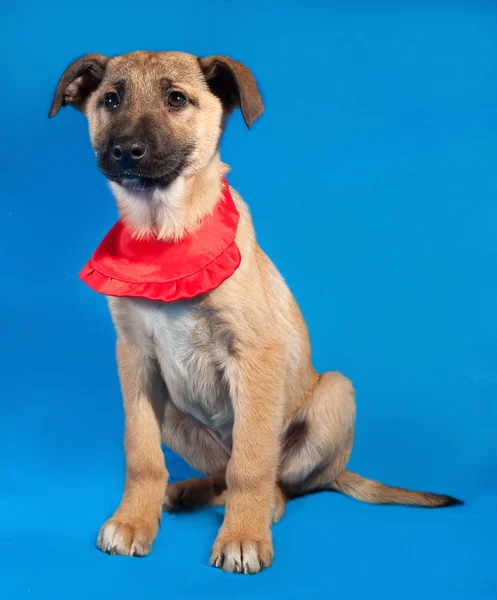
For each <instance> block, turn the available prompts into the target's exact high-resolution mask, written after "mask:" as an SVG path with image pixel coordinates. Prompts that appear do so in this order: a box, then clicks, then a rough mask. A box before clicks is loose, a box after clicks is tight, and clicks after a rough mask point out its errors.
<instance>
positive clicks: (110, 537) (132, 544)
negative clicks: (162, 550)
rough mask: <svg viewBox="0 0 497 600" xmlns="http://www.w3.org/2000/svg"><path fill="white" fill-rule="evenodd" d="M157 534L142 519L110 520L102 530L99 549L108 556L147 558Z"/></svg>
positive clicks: (99, 537)
mask: <svg viewBox="0 0 497 600" xmlns="http://www.w3.org/2000/svg"><path fill="white" fill-rule="evenodd" d="M156 534H157V530H156V529H155V528H154V527H150V526H148V525H147V523H146V522H145V521H143V520H141V519H130V520H128V521H124V520H119V519H109V520H108V521H107V522H106V523H105V524H104V525H103V527H102V529H101V530H100V533H99V536H98V539H97V548H98V549H99V550H101V551H102V552H106V553H107V554H119V555H122V556H146V555H147V554H149V553H150V550H151V549H152V543H153V541H154V539H155V536H156Z"/></svg>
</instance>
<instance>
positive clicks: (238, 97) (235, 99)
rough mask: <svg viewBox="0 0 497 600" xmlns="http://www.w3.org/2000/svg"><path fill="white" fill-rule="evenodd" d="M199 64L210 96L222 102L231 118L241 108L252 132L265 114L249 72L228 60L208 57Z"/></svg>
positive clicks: (233, 61) (239, 63)
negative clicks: (256, 122) (210, 93)
mask: <svg viewBox="0 0 497 600" xmlns="http://www.w3.org/2000/svg"><path fill="white" fill-rule="evenodd" d="M199 62H200V67H201V69H202V71H203V72H204V75H205V78H206V80H207V84H208V85H209V88H210V90H211V92H212V93H213V94H214V95H215V96H217V97H218V98H219V99H220V100H221V102H222V103H223V106H224V108H225V110H226V112H227V113H228V114H229V113H231V112H232V111H233V110H234V109H235V108H238V107H240V109H241V111H242V115H243V118H244V120H245V123H246V124H247V127H248V128H249V129H250V127H251V126H252V124H253V123H254V121H256V119H258V118H259V117H260V116H261V115H262V113H263V112H264V104H263V103H262V98H261V94H260V92H259V89H258V88H257V83H256V81H255V78H254V76H253V75H252V73H251V72H250V71H249V69H247V67H246V66H245V65H243V64H242V63H241V62H238V61H237V60H233V59H232V58H227V57H226V56H208V57H207V58H201V59H199Z"/></svg>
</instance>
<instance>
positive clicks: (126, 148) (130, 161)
mask: <svg viewBox="0 0 497 600" xmlns="http://www.w3.org/2000/svg"><path fill="white" fill-rule="evenodd" d="M111 153H112V157H113V158H114V160H115V161H116V163H117V164H118V165H119V166H120V167H122V168H123V169H131V168H133V167H136V165H137V164H138V163H139V162H140V161H141V159H142V158H143V157H144V156H145V154H146V153H147V147H146V145H145V144H144V143H143V142H141V141H139V140H133V141H129V142H120V143H118V144H115V145H114V146H112V150H111Z"/></svg>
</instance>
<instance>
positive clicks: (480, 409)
mask: <svg viewBox="0 0 497 600" xmlns="http://www.w3.org/2000/svg"><path fill="white" fill-rule="evenodd" d="M0 23H1V29H2V35H1V36H0V46H1V48H0V50H1V52H0V61H1V63H2V64H1V73H2V75H1V89H2V91H1V94H0V106H1V110H0V119H1V120H2V127H1V133H2V136H1V143H0V173H1V185H0V199H1V203H0V211H1V212H0V215H1V217H0V244H1V250H2V257H3V258H2V273H1V277H0V289H1V295H0V303H1V304H0V308H1V310H0V336H1V341H2V343H1V346H0V352H1V362H0V365H1V366H0V378H1V379H0V382H1V386H0V389H1V391H2V398H1V405H0V406H1V409H0V411H1V413H0V440H1V442H0V445H1V453H0V468H1V474H0V481H1V484H0V515H1V516H0V597H1V598H2V599H5V600H10V599H11V598H12V599H15V598H32V599H35V598H47V599H49V598H50V599H59V598H60V599H77V598H93V599H95V600H96V599H100V598H111V599H114V598H138V599H140V600H141V599H142V598H148V597H150V598H152V597H154V598H159V597H160V598H162V597H164V598H168V597H173V595H174V596H181V597H184V598H195V597H197V596H202V597H203V598H268V599H276V598H279V597H281V598H301V597H304V596H305V595H311V596H314V595H319V596H322V597H325V598H328V597H330V598H331V597H333V598H351V599H363V598H376V597H378V598H379V597H382V598H411V597H417V598H419V597H423V598H429V599H431V598H442V599H445V598H447V599H448V598H450V599H451V600H452V599H454V598H463V599H478V598H495V597H496V595H497V552H496V542H495V540H496V539H497V468H496V465H497V435H496V433H497V268H496V267H497V58H496V57H497V3H496V2H484V1H479V0H473V1H467V2H454V1H445V2H442V1H440V2H438V1H432V2H422V1H419V2H412V1H405V2H380V1H373V0H371V1H369V2H356V1H353V0H352V1H349V2H333V1H331V0H330V1H328V2H325V1H317V0H302V1H290V0H288V1H283V0H272V1H269V0H267V1H262V0H259V1H255V0H253V1H252V2H248V1H246V2H242V1H240V2H238V1H227V0H224V1H222V0H216V1H211V2H193V1H188V0H184V1H182V2H165V1H164V0H162V1H147V0H144V1H143V2H131V1H129V0H121V1H120V2H101V1H99V2H96V1H94V0H86V2H83V3H78V4H74V3H71V2H40V1H28V0H3V1H2V2H1V7H0ZM136 49H149V50H171V49H173V50H183V51H187V52H191V53H193V54H197V55H201V56H206V55H209V54H215V53H216V54H225V55H229V56H232V57H234V58H237V59H239V60H242V61H243V62H245V63H246V64H247V65H248V66H249V67H250V68H251V69H252V70H253V71H254V73H255V75H256V77H257V79H258V81H259V82H260V85H261V88H262V91H263V95H264V99H265V104H266V112H265V115H264V117H263V118H262V119H261V120H260V121H259V122H258V123H257V124H256V126H255V127H254V128H253V130H252V131H250V132H249V131H248V130H247V129H246V128H245V126H244V124H243V120H242V118H241V116H240V114H239V113H237V114H235V115H234V116H233V118H232V120H231V121H230V123H229V126H228V129H227V132H226V135H225V137H224V140H223V144H222V156H223V158H224V160H225V161H226V162H228V163H229V164H230V165H231V167H232V172H231V174H230V176H229V177H230V182H231V184H232V185H233V186H234V187H235V188H236V189H238V190H239V192H240V193H241V194H242V196H243V197H244V199H245V200H246V201H247V202H248V203H249V205H250V207H251V210H252V214H253V218H254V222H255V226H256V230H257V233H258V239H259V242H260V244H261V246H262V247H263V249H264V250H265V251H266V252H267V253H268V254H269V255H270V257H271V258H272V259H273V261H274V262H275V263H276V265H277V266H278V268H279V269H280V270H281V272H282V274H283V275H284V277H285V278H286V279H287V281H288V283H289V285H290V287H291V289H292V290H293V292H294V294H295V296H296V298H297V300H298V302H299V304H300V306H301V308H302V310H303V312H304V315H305V318H306V320H307V323H308V325H309V329H310V334H311V338H312V343H313V355H314V361H315V365H316V367H317V368H318V369H319V370H324V369H339V370H341V371H343V372H344V373H345V374H346V375H348V376H349V377H351V378H352V380H353V382H354V384H355V387H356V390H357V404H358V421H357V433H356V443H355V446H354V451H353V456H352V461H351V465H350V466H351V469H352V470H354V471H357V472H359V473H361V474H362V475H365V476H367V477H371V478H374V479H378V480H380V481H384V482H386V483H391V484H394V485H400V486H405V487H409V488H413V489H421V490H428V491H435V492H441V493H447V494H452V495H454V496H456V497H459V498H462V499H463V500H464V501H465V502H466V504H465V506H463V507H458V508H453V509H445V510H434V511H429V510H420V509H414V508H403V507H379V506H370V505H366V504H361V503H359V502H357V501H354V500H352V499H350V498H347V497H344V496H340V495H338V494H331V493H322V494H318V495H313V496H308V497H305V498H302V499H299V500H295V501H292V502H291V503H290V504H289V505H288V509H287V513H286V515H285V517H284V519H283V520H282V521H281V522H280V523H279V524H277V525H276V526H275V527H274V528H273V536H274V543H275V551H276V556H275V562H274V565H273V567H272V568H271V569H269V570H267V571H264V572H263V573H262V574H260V575H257V576H253V577H243V576H237V575H228V574H226V573H224V572H222V571H218V570H215V569H213V568H211V567H209V566H208V559H209V554H210V548H211V544H212V542H213V540H214V538H215V535H216V532H217V529H218V527H219V525H220V522H221V518H222V514H223V511H222V509H213V510H204V511H200V512H197V513H191V514H185V515H177V516H169V515H165V517H164V520H163V525H162V529H161V531H160V534H159V537H158V539H157V541H156V542H155V545H154V547H153V551H152V554H151V555H150V556H149V557H147V558H144V559H140V560H138V559H131V558H122V557H110V556H107V555H104V554H101V553H100V552H98V551H97V550H96V548H95V539H96V535H97V532H98V529H99V527H100V525H101V524H102V523H103V522H104V520H105V519H107V518H108V517H109V516H110V514H111V513H112V511H113V510H114V508H115V507H116V506H117V504H118V502H119V500H120V496H121V491H122V485H123V477H124V455H123V447H122V435H123V414H122V408H121V398H120V390H119V383H118V379H117V375H116V368H115V359H114V340H115V334H114V329H113V327H112V324H111V321H110V317H109V314H108V311H107V306H106V302H105V299H104V298H102V297H101V296H99V295H98V294H96V293H94V292H92V291H91V290H89V289H88V288H86V287H85V286H84V285H83V284H82V283H81V282H80V281H79V280H78V278H77V273H78V271H79V269H80V268H81V267H82V265H83V264H84V262H85V261H86V260H87V258H88V257H89V254H90V253H91V251H92V250H93V249H94V247H95V245H96V244H97V243H98V242H99V241H100V239H101V237H102V236H103V235H104V233H105V232H106V231H107V230H108V228H109V227H110V225H111V224H112V223H113V222H114V219H115V217H116V209H115V206H114V201H113V198H112V196H111V193H110V191H109V189H108V187H107V184H106V182H105V180H104V178H103V176H101V175H100V174H99V172H98V170H97V167H96V164H95V159H94V156H93V153H92V150H91V146H90V142H89V138H88V133H87V126H86V121H85V118H84V117H83V116H82V115H81V114H79V113H77V112H76V111H75V110H72V109H69V108H67V109H64V110H62V111H61V113H60V114H59V115H58V116H57V117H56V118H55V119H53V120H50V121H49V120H48V118H47V112H48V108H49V105H50V102H51V98H52V93H53V91H54V89H55V86H56V83H57V80H58V78H59V76H60V75H61V73H62V72H63V70H64V69H65V68H66V66H68V64H69V63H70V62H71V61H72V60H73V59H75V58H77V57H79V56H81V55H82V54H85V53H87V52H100V53H102V54H107V55H114V54H120V53H123V52H127V51H131V50H136ZM166 454H167V462H168V467H169V470H170V472H171V477H172V479H175V480H177V479H180V478H184V477H187V476H189V475H190V474H191V470H190V469H189V468H188V467H187V466H186V465H185V464H184V463H183V462H182V461H181V460H180V459H179V458H177V457H175V456H174V455H172V454H171V453H170V452H167V451H166Z"/></svg>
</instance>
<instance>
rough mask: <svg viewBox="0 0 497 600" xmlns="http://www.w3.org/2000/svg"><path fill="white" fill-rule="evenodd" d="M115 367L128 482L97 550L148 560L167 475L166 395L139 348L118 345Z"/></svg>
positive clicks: (100, 537) (159, 514)
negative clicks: (123, 422)
mask: <svg viewBox="0 0 497 600" xmlns="http://www.w3.org/2000/svg"><path fill="white" fill-rule="evenodd" d="M117 363H118V369H119V378H120V381H121V388H122V394H123V402H124V412H125V416H126V425H125V435H124V447H125V453H126V483H125V488H124V494H123V497H122V500H121V504H120V506H119V508H118V509H117V510H116V512H115V513H114V515H113V517H112V518H111V519H109V520H108V521H107V522H106V523H105V524H104V525H103V527H102V529H101V530H100V535H99V537H98V541H97V546H98V548H99V549H100V550H103V551H104V552H108V553H110V554H123V555H130V556H144V555H146V554H148V553H149V552H150V550H151V547H152V542H153V541H154V539H155V536H156V535H157V531H158V528H159V524H160V519H161V515H162V501H163V498H164V492H165V489H166V484H167V476H168V474H167V470H166V466H165V461H164V454H163V452H162V448H161V420H162V415H163V407H164V397H163V395H164V390H163V385H162V381H161V379H160V375H159V373H158V372H157V370H156V368H155V366H154V365H151V364H150V361H148V360H147V359H146V358H145V357H144V356H143V354H142V352H141V351H140V349H139V348H137V347H135V346H129V345H126V344H125V343H123V342H121V341H118V343H117Z"/></svg>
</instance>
